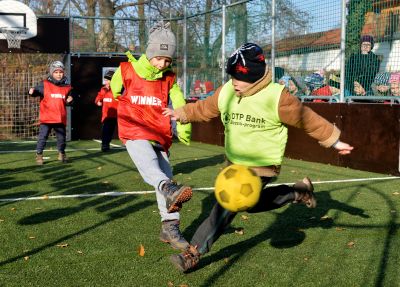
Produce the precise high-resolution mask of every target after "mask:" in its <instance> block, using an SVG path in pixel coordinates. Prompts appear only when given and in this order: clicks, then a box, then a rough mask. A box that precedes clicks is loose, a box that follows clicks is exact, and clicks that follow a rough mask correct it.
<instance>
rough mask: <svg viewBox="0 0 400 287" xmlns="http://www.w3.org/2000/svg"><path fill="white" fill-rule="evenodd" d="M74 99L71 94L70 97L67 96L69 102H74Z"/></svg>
mask: <svg viewBox="0 0 400 287" xmlns="http://www.w3.org/2000/svg"><path fill="white" fill-rule="evenodd" d="M73 99H74V98H73V97H71V96H68V97H67V101H66V102H67V103H70V102H72V100H73Z"/></svg>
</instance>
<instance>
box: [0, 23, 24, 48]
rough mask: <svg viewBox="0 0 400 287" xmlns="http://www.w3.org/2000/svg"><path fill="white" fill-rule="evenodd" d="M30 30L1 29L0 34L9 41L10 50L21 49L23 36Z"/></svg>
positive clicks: (16, 28)
mask: <svg viewBox="0 0 400 287" xmlns="http://www.w3.org/2000/svg"><path fill="white" fill-rule="evenodd" d="M28 30H29V29H28V28H26V27H0V33H2V34H3V35H4V38H6V39H7V43H8V48H14V49H20V48H21V40H22V36H23V35H25V34H26V32H27V31H28Z"/></svg>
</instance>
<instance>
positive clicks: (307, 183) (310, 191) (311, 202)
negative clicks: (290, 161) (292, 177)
mask: <svg viewBox="0 0 400 287" xmlns="http://www.w3.org/2000/svg"><path fill="white" fill-rule="evenodd" d="M293 188H294V190H295V191H294V193H295V200H294V202H295V203H299V202H301V203H304V204H305V205H306V206H307V207H308V208H315V207H316V206H317V200H316V198H315V194H314V186H313V184H312V182H311V180H310V179H309V178H308V177H305V178H303V180H302V181H298V182H296V183H295V184H294V185H293Z"/></svg>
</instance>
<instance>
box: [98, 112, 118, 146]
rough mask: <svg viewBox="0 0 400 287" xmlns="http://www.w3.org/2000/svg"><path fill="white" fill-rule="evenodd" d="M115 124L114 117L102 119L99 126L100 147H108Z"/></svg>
mask: <svg viewBox="0 0 400 287" xmlns="http://www.w3.org/2000/svg"><path fill="white" fill-rule="evenodd" d="M116 126H117V119H116V118H106V119H104V121H103V126H102V128H101V149H102V150H108V149H110V142H111V140H112V137H113V134H114V131H115V127H116Z"/></svg>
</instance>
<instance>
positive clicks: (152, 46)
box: [146, 22, 176, 60]
mask: <svg viewBox="0 0 400 287" xmlns="http://www.w3.org/2000/svg"><path fill="white" fill-rule="evenodd" d="M175 49H176V38H175V35H174V33H172V31H171V28H170V23H169V22H167V23H163V22H159V23H157V24H156V25H155V26H154V27H153V28H151V29H150V32H149V41H148V43H147V49H146V56H147V59H148V60H151V59H152V58H154V57H160V56H161V57H168V58H171V59H172V58H173V56H174V54H175Z"/></svg>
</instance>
